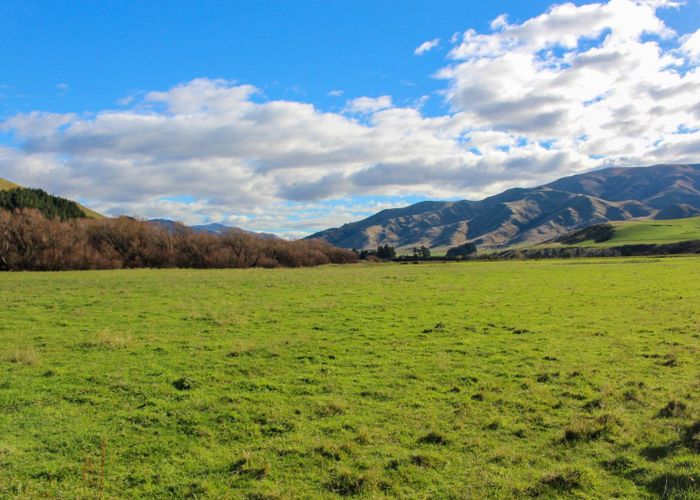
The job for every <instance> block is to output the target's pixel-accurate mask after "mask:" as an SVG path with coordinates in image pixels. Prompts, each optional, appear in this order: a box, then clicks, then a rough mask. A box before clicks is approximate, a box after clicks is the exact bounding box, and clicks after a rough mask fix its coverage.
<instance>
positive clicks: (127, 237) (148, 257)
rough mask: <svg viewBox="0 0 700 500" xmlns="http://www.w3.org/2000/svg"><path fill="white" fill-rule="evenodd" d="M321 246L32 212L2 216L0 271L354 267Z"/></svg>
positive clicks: (343, 253) (349, 258)
mask: <svg viewBox="0 0 700 500" xmlns="http://www.w3.org/2000/svg"><path fill="white" fill-rule="evenodd" d="M356 261H357V256H356V255H355V254H354V253H353V252H350V251H347V250H343V249H341V248H337V247H334V246H332V245H330V244H328V243H326V242H324V241H321V240H299V241H286V240H278V239H262V238H258V237H256V236H253V235H250V234H247V233H244V232H241V231H236V230H231V231H229V232H227V233H224V234H222V235H215V234H209V233H201V232H195V231H192V230H191V229H189V228H187V227H186V226H184V225H182V224H176V225H175V227H174V229H167V228H165V227H163V226H159V225H156V224H151V223H147V222H143V221H139V220H136V219H133V218H131V217H119V218H115V219H99V220H96V219H72V220H67V221H61V220H58V219H47V218H45V217H44V216H43V215H42V214H41V213H40V212H39V211H38V210H34V209H22V210H15V211H14V212H9V211H0V270H6V271H7V270H11V271H15V270H16V271H20V270H36V271H59V270H71V269H120V268H138V267H151V268H165V267H187V268H230V267H235V268H244V267H302V266H317V265H322V264H330V263H334V264H345V263H351V262H356Z"/></svg>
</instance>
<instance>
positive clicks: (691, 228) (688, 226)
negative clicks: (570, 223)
mask: <svg viewBox="0 0 700 500" xmlns="http://www.w3.org/2000/svg"><path fill="white" fill-rule="evenodd" d="M607 226H609V227H610V228H611V230H612V237H610V238H609V239H607V240H605V241H598V242H596V241H595V240H594V238H593V235H594V234H595V231H592V230H594V229H595V228H596V227H600V226H592V227H591V228H586V229H583V230H580V231H578V232H579V233H583V234H584V237H585V233H584V232H585V231H589V232H590V233H591V237H590V238H586V239H584V240H583V241H580V242H577V243H574V244H571V245H567V244H566V243H545V244H542V245H536V247H547V246H549V247H551V246H579V247H616V246H621V245H659V244H665V243H678V242H681V241H691V240H700V217H688V218H685V219H668V220H635V221H625V222H611V223H609V224H607ZM572 234H574V235H575V234H576V232H574V233H572Z"/></svg>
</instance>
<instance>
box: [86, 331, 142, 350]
mask: <svg viewBox="0 0 700 500" xmlns="http://www.w3.org/2000/svg"><path fill="white" fill-rule="evenodd" d="M133 342H134V339H133V337H132V335H131V334H129V333H125V332H121V331H113V330H111V329H109V328H104V329H102V330H100V331H99V332H97V334H96V335H95V336H94V337H93V338H91V339H90V340H88V341H87V342H86V343H85V345H86V347H93V348H102V349H126V348H128V347H130V346H131V345H132V344H133Z"/></svg>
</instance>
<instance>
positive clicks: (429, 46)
mask: <svg viewBox="0 0 700 500" xmlns="http://www.w3.org/2000/svg"><path fill="white" fill-rule="evenodd" d="M438 45H440V39H439V38H433V39H432V40H428V41H426V42H423V43H421V44H420V45H419V46H418V47H416V50H414V51H413V53H414V54H415V55H417V56H422V55H423V54H425V53H426V52H428V51H431V50H433V49H434V48H435V47H437V46H438Z"/></svg>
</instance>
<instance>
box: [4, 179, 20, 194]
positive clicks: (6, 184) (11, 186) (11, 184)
mask: <svg viewBox="0 0 700 500" xmlns="http://www.w3.org/2000/svg"><path fill="white" fill-rule="evenodd" d="M20 187H22V186H20V185H19V184H15V183H14V182H10V181H6V180H5V179H0V191H6V190H8V189H17V188H20Z"/></svg>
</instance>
